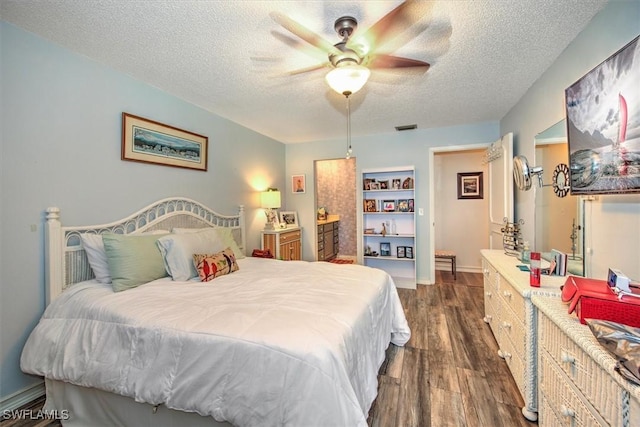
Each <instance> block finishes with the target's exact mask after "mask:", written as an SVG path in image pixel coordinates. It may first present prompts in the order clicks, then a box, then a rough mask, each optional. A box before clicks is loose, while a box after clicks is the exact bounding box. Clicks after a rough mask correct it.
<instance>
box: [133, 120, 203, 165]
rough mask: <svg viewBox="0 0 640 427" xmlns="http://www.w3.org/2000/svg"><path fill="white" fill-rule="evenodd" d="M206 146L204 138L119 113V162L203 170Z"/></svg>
mask: <svg viewBox="0 0 640 427" xmlns="http://www.w3.org/2000/svg"><path fill="white" fill-rule="evenodd" d="M208 143H209V138H207V137H206V136H203V135H198V134H196V133H193V132H189V131H186V130H183V129H178V128H176V127H173V126H169V125H165V124H162V123H159V122H155V121H153V120H149V119H145V118H142V117H138V116H134V115H132V114H128V113H122V147H121V159H122V160H128V161H132V162H142V163H155V164H158V165H164V166H174V167H178V168H187V169H196V170H199V171H206V170H207V149H208Z"/></svg>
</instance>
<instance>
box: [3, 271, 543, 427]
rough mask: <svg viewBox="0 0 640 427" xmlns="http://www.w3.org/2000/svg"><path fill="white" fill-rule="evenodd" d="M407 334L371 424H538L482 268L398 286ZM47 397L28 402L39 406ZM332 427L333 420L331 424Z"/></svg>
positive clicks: (19, 424) (28, 425)
mask: <svg viewBox="0 0 640 427" xmlns="http://www.w3.org/2000/svg"><path fill="white" fill-rule="evenodd" d="M398 293H399V294H400V299H401V300H402V305H403V307H404V310H405V313H406V316H407V320H408V321H409V326H410V327H411V331H412V335H411V339H410V340H409V342H408V343H407V344H406V345H405V346H404V347H396V346H394V345H391V346H390V347H389V349H388V350H387V358H386V360H385V362H384V363H383V365H382V367H381V368H380V375H379V386H378V397H377V399H376V401H375V402H374V404H373V406H372V407H371V411H370V412H369V419H368V424H369V426H372V427H447V426H468V427H475V426H478V427H485V426H486V427H500V426H504V427H517V426H528V427H532V426H536V424H535V423H531V422H528V421H527V420H526V419H525V418H524V417H523V416H522V414H521V412H520V408H521V407H522V405H523V402H522V398H521V397H520V394H519V393H518V390H517V388H516V385H515V383H514V381H513V378H512V377H511V375H510V374H509V370H508V368H507V365H506V363H505V362H504V361H503V360H502V359H501V358H500V357H498V354H497V352H498V347H497V344H496V341H495V339H494V338H493V335H492V334H491V331H490V329H489V326H488V325H486V324H485V323H484V322H483V321H482V317H483V315H484V308H483V305H484V297H483V288H482V274H480V273H477V274H475V273H464V272H459V273H458V278H457V280H456V281H453V276H452V275H451V273H450V272H446V271H436V284H435V285H433V286H423V285H420V286H418V289H417V290H408V289H398ZM43 400H44V399H39V400H38V401H35V402H32V403H31V404H30V405H29V407H28V408H30V409H32V411H34V412H36V411H37V410H38V409H39V408H41V407H42V403H43ZM59 425H60V423H59V422H58V421H50V422H47V421H42V420H40V421H36V420H33V421H30V420H24V419H23V420H16V419H13V420H11V419H8V420H4V421H1V422H0V427H9V426H11V427H36V426H37V427H45V426H46V427H52V426H59ZM332 427H333V426H332Z"/></svg>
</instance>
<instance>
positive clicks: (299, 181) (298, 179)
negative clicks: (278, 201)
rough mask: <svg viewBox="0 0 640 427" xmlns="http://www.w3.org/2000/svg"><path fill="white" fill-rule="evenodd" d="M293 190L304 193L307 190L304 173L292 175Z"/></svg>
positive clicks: (295, 192) (296, 192) (293, 191)
mask: <svg viewBox="0 0 640 427" xmlns="http://www.w3.org/2000/svg"><path fill="white" fill-rule="evenodd" d="M291 192H292V193H294V194H302V193H304V192H306V182H305V179H304V174H303V175H293V176H292V177H291Z"/></svg>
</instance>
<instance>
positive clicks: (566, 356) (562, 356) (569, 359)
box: [560, 351, 576, 364]
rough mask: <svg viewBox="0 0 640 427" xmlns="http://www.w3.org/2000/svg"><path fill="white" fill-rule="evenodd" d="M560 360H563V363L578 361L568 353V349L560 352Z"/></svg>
mask: <svg viewBox="0 0 640 427" xmlns="http://www.w3.org/2000/svg"><path fill="white" fill-rule="evenodd" d="M560 360H562V363H569V364H573V363H575V362H576V358H575V357H573V356H572V355H570V354H569V353H567V352H566V351H562V353H560Z"/></svg>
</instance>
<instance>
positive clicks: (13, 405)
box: [0, 381, 45, 413]
mask: <svg viewBox="0 0 640 427" xmlns="http://www.w3.org/2000/svg"><path fill="white" fill-rule="evenodd" d="M44 394H45V388H44V381H40V382H37V383H35V384H33V385H30V386H28V387H25V388H23V389H22V390H18V391H16V392H15V393H13V394H10V395H9V396H6V397H3V398H2V400H0V413H4V411H14V410H16V409H18V408H20V407H21V406H23V405H25V404H27V403H29V402H31V401H33V400H36V399H38V398H39V397H42V396H44Z"/></svg>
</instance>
